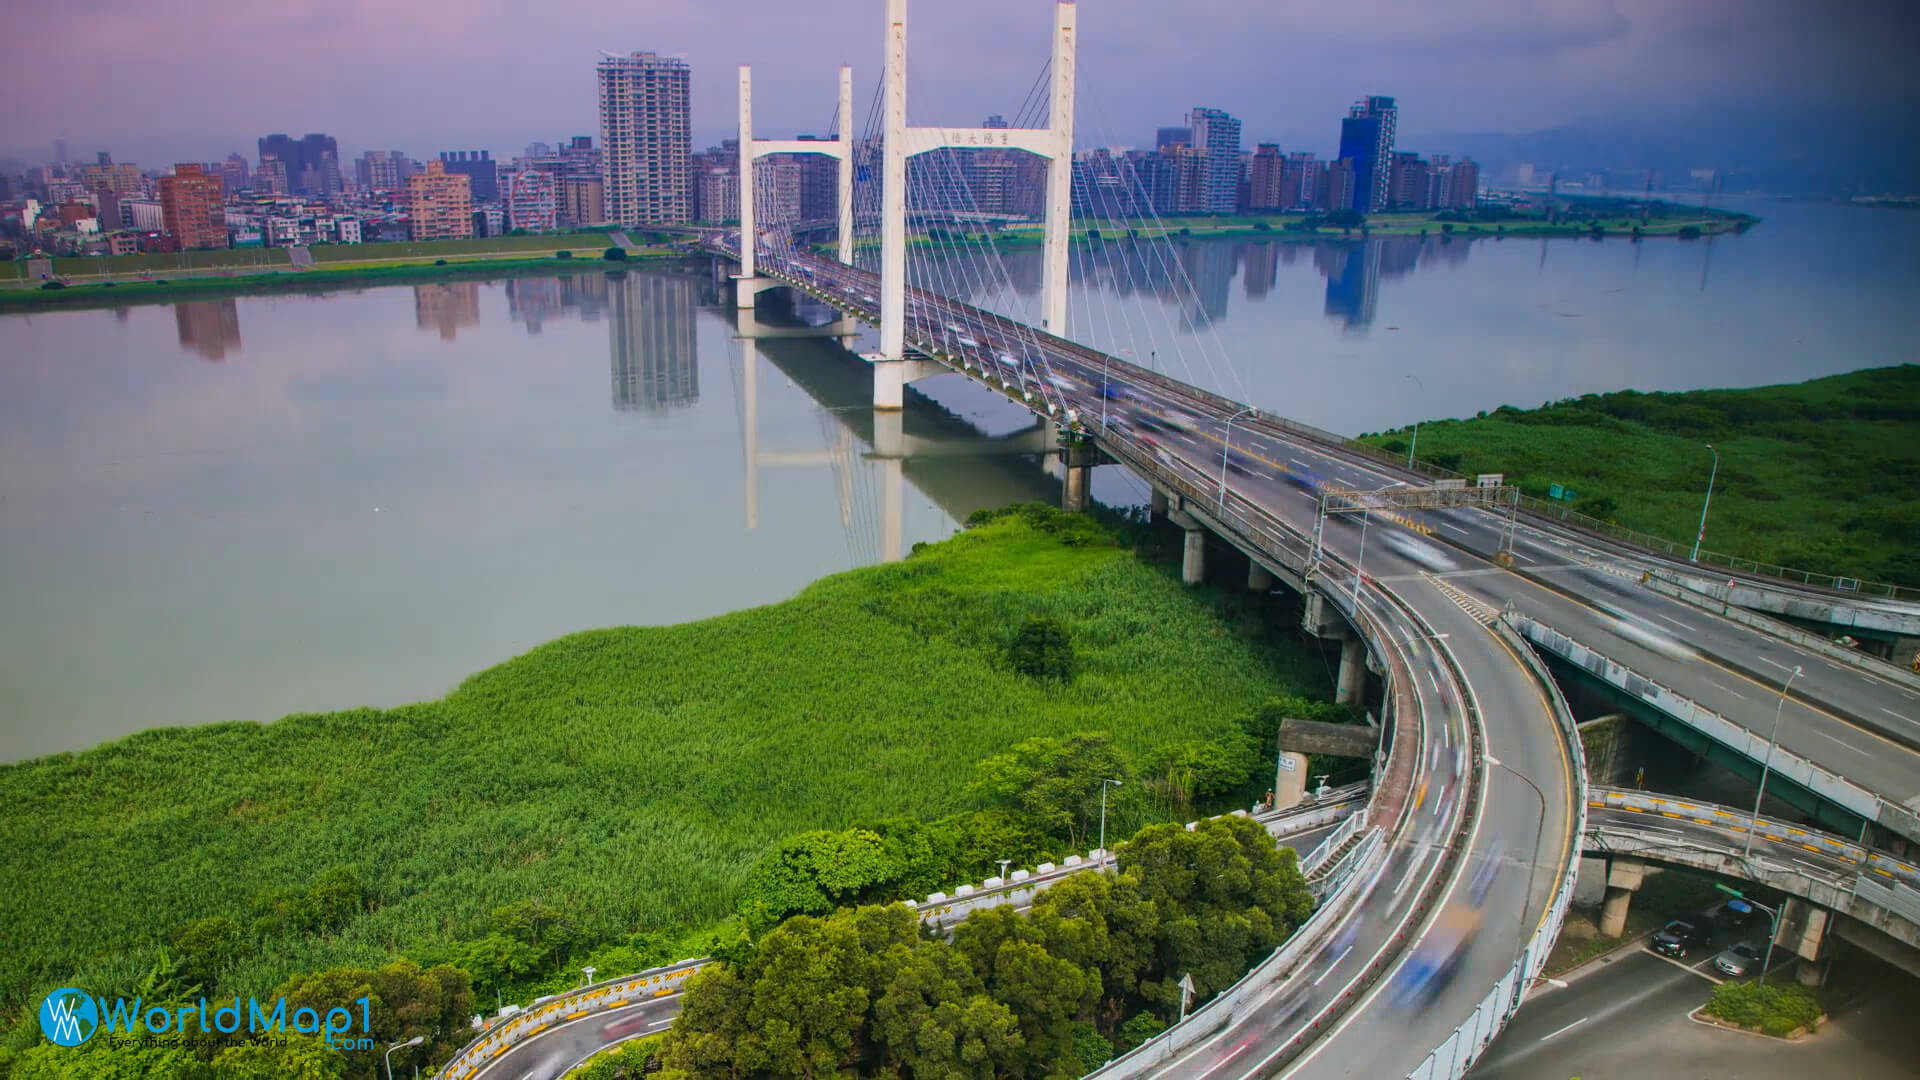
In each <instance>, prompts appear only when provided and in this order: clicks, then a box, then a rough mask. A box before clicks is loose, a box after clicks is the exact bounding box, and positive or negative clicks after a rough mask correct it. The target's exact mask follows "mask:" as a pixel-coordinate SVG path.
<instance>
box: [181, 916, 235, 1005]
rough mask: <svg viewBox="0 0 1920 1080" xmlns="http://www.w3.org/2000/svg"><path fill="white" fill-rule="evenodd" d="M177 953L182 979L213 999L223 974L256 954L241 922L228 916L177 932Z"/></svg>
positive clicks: (183, 928)
mask: <svg viewBox="0 0 1920 1080" xmlns="http://www.w3.org/2000/svg"><path fill="white" fill-rule="evenodd" d="M173 951H174V955H175V956H176V957H178V959H179V964H180V969H179V970H180V977H181V978H182V979H183V980H185V981H186V982H187V983H188V984H189V985H192V986H197V987H199V988H200V990H201V992H202V993H205V994H208V995H211V994H212V993H213V991H214V987H215V986H216V985H218V983H219V981H220V974H221V972H224V971H225V970H227V969H228V968H230V967H232V966H233V965H234V964H236V963H238V962H239V961H241V960H244V959H246V958H247V957H248V956H250V955H252V953H253V943H252V942H251V941H250V940H248V938H247V932H246V929H245V928H244V927H242V926H241V925H240V924H239V923H238V922H236V921H234V920H232V919H229V918H227V917H226V916H224V915H217V916H214V917H212V918H208V919H195V920H194V921H193V922H190V923H188V924H186V925H185V926H182V927H181V928H180V929H178V930H176V931H174V934H173Z"/></svg>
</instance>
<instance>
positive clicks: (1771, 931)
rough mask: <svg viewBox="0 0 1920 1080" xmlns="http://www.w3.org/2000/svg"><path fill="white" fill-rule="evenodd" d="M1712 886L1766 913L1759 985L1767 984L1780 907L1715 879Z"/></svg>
mask: <svg viewBox="0 0 1920 1080" xmlns="http://www.w3.org/2000/svg"><path fill="white" fill-rule="evenodd" d="M1713 887H1714V888H1716V889H1719V890H1720V891H1721V892H1723V893H1726V894H1728V895H1729V896H1733V897H1737V898H1739V899H1741V900H1744V901H1746V902H1747V903H1749V904H1752V905H1753V906H1754V907H1757V908H1759V909H1760V910H1761V911H1764V912H1766V913H1767V955H1766V956H1765V958H1763V959H1762V960H1761V961H1760V985H1761V986H1765V985H1767V969H1768V968H1770V967H1772V966H1773V939H1774V938H1777V937H1779V936H1780V909H1779V908H1777V907H1768V906H1767V905H1765V904H1763V903H1761V902H1760V901H1758V900H1755V899H1753V898H1752V897H1750V896H1748V895H1747V894H1746V893H1743V892H1741V891H1740V890H1739V889H1734V888H1729V887H1728V886H1725V885H1722V884H1720V883H1719V882H1717V881H1716V882H1714V883H1713Z"/></svg>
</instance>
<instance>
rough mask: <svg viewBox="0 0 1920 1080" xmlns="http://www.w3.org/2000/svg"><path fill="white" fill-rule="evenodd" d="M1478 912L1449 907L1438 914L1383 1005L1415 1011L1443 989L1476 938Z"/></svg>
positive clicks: (1472, 908)
mask: <svg viewBox="0 0 1920 1080" xmlns="http://www.w3.org/2000/svg"><path fill="white" fill-rule="evenodd" d="M1480 921H1481V915H1480V909H1479V908H1478V907H1476V906H1473V905H1470V904H1453V905H1451V906H1449V907H1448V908H1447V909H1446V910H1444V911H1442V912H1441V913H1440V917H1439V918H1438V919H1435V920H1434V923H1433V926H1432V927H1430V928H1429V929H1428V930H1427V934H1426V936H1425V937H1423V938H1421V939H1420V944H1419V945H1417V946H1415V947H1414V950H1413V954H1412V955H1411V956H1409V957H1407V961H1406V965H1405V966H1404V967H1402V968H1401V969H1400V977H1399V978H1398V979H1397V980H1395V981H1394V984H1393V986H1392V987H1391V988H1390V989H1389V990H1388V996H1387V1004H1388V1005H1389V1006H1391V1007H1392V1008H1395V1009H1398V1010H1399V1011H1401V1012H1418V1011H1420V1010H1421V1009H1424V1008H1426V1007H1427V1005H1428V1003H1430V1002H1431V1001H1433V999H1434V998H1435V997H1437V996H1439V994H1440V991H1442V990H1445V989H1446V988H1447V984H1448V983H1451V982H1452V981H1453V977H1454V976H1455V975H1456V974H1458V973H1459V971H1460V961H1461V959H1462V958H1463V957H1464V956H1466V953H1467V949H1468V947H1469V946H1471V945H1472V944H1473V942H1474V939H1475V938H1477V937H1479V935H1480Z"/></svg>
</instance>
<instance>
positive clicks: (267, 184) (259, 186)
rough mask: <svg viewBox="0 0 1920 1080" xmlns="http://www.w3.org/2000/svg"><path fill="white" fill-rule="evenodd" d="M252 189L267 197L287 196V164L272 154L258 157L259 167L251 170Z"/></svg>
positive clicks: (290, 189) (290, 192)
mask: <svg viewBox="0 0 1920 1080" xmlns="http://www.w3.org/2000/svg"><path fill="white" fill-rule="evenodd" d="M253 188H254V190H255V191H259V192H264V193H266V194H268V195H289V194H292V190H293V189H292V188H290V187H288V186H287V163H286V162H284V161H281V160H280V159H279V158H278V157H276V156H274V155H273V154H261V155H260V167H259V168H257V169H255V170H253Z"/></svg>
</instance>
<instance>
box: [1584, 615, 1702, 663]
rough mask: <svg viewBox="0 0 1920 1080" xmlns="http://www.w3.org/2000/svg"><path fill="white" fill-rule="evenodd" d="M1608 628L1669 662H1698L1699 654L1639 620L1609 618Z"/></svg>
mask: <svg viewBox="0 0 1920 1080" xmlns="http://www.w3.org/2000/svg"><path fill="white" fill-rule="evenodd" d="M1607 624H1608V626H1609V627H1610V628H1611V629H1612V630H1613V632H1614V633H1616V634H1619V635H1620V636H1621V637H1623V638H1626V639H1627V640H1628V641H1631V642H1633V643H1634V644H1635V645H1638V646H1640V647H1641V648H1643V649H1650V650H1652V651H1653V652H1657V653H1659V654H1660V655H1661V656H1664V657H1666V658H1667V659H1669V660H1698V659H1699V658H1700V657H1699V654H1697V653H1695V652H1694V651H1693V650H1692V649H1689V648H1687V647H1686V646H1685V645H1682V644H1680V643H1679V642H1677V641H1675V640H1673V638H1671V637H1669V636H1668V635H1667V634H1666V632H1664V631H1662V630H1657V629H1655V628H1654V627H1653V626H1652V625H1650V624H1648V623H1645V622H1641V621H1640V620H1639V619H1621V618H1609V619H1608V620H1607Z"/></svg>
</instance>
